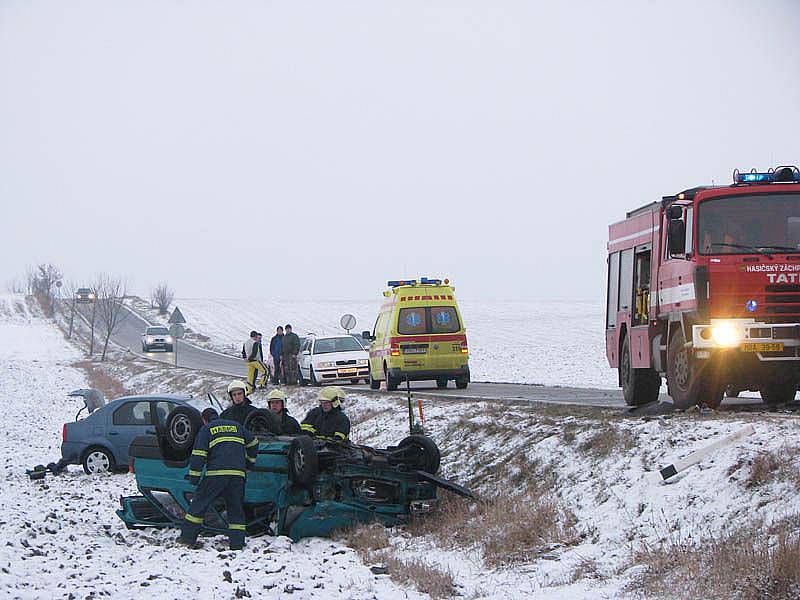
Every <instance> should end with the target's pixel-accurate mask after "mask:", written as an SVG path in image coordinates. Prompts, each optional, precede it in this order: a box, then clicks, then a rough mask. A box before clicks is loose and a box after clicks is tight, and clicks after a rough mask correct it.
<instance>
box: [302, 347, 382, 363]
mask: <svg viewBox="0 0 800 600" xmlns="http://www.w3.org/2000/svg"><path fill="white" fill-rule="evenodd" d="M367 358H369V353H368V352H367V351H366V350H351V351H349V352H328V353H326V354H315V355H314V356H313V357H312V361H313V362H314V364H317V363H321V362H330V361H338V360H365V359H367Z"/></svg>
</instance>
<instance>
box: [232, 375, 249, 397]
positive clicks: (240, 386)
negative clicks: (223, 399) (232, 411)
mask: <svg viewBox="0 0 800 600" xmlns="http://www.w3.org/2000/svg"><path fill="white" fill-rule="evenodd" d="M233 390H242V391H243V392H244V395H245V396H246V395H247V384H246V383H245V382H244V381H240V380H238V379H234V380H233V381H231V382H230V383H229V384H228V395H229V396H230V395H231V392H233Z"/></svg>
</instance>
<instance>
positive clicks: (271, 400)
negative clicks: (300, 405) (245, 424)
mask: <svg viewBox="0 0 800 600" xmlns="http://www.w3.org/2000/svg"><path fill="white" fill-rule="evenodd" d="M267 406H268V407H269V409H270V410H271V411H272V412H273V413H274V414H275V416H276V417H278V420H279V421H280V423H281V432H280V434H279V435H300V433H302V431H301V430H300V423H298V422H297V419H295V418H294V417H292V416H290V415H289V411H288V410H287V409H286V392H284V391H283V390H272V391H271V392H270V393H269V394H267Z"/></svg>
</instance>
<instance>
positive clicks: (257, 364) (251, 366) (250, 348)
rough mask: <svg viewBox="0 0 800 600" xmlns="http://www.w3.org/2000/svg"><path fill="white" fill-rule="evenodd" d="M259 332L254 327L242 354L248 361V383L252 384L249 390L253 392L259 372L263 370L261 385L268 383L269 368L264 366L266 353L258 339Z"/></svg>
mask: <svg viewBox="0 0 800 600" xmlns="http://www.w3.org/2000/svg"><path fill="white" fill-rule="evenodd" d="M258 336H259V333H258V332H257V331H256V330H255V329H254V330H253V331H251V332H250V339H248V340H247V341H246V342H245V343H244V347H243V348H242V355H243V357H244V359H245V361H247V383H248V384H249V385H250V389H249V390H248V391H249V392H253V391H254V390H255V389H256V387H257V383H258V374H259V372H263V375H262V378H261V385H262V386H265V385H267V368H266V367H265V366H264V353H263V351H262V349H261V342H259V341H258Z"/></svg>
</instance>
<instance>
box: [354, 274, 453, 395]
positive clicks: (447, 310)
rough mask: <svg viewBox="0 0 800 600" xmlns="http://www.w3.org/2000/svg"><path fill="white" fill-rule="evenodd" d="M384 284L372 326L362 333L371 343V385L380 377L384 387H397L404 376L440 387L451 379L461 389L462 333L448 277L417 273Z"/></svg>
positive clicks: (445, 385)
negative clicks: (413, 277)
mask: <svg viewBox="0 0 800 600" xmlns="http://www.w3.org/2000/svg"><path fill="white" fill-rule="evenodd" d="M387 285H388V287H389V290H388V291H385V292H383V295H384V298H385V299H384V303H383V305H382V306H381V310H380V313H379V314H378V318H377V320H376V321H375V327H374V329H373V330H372V331H371V332H369V331H365V332H364V333H363V334H362V336H363V337H364V339H366V340H369V341H370V346H369V382H370V387H371V388H372V389H373V390H377V389H378V388H379V387H380V384H381V381H385V382H386V389H388V390H396V389H397V386H398V385H400V384H401V383H402V382H405V381H406V378H407V379H408V380H409V381H420V380H433V381H436V385H437V387H439V388H446V387H447V382H448V381H450V380H451V379H453V380H455V382H456V387H457V388H458V389H460V390H463V389H465V388H466V387H467V385H468V384H469V349H468V347H467V333H466V328H465V327H464V320H463V319H462V318H461V312H460V311H459V310H458V304H457V303H456V299H455V296H454V295H453V292H454V288H453V287H451V286H450V284H449V281H448V280H447V279H445V280H444V281H442V280H441V279H428V278H427V277H422V278H421V279H420V280H419V281H417V280H416V279H413V280H401V281H389V282H388V284H387Z"/></svg>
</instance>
